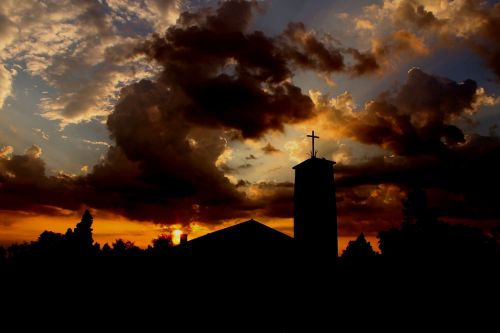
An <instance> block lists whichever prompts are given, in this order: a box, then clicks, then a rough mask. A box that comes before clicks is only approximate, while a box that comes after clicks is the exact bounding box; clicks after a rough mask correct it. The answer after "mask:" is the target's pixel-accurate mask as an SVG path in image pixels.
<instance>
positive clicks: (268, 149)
mask: <svg viewBox="0 0 500 333" xmlns="http://www.w3.org/2000/svg"><path fill="white" fill-rule="evenodd" d="M261 150H262V151H263V152H264V153H265V154H268V155H273V154H278V153H281V150H279V149H278V148H276V147H274V146H273V145H272V144H270V143H269V142H268V143H267V145H265V146H264V147H262V148H261Z"/></svg>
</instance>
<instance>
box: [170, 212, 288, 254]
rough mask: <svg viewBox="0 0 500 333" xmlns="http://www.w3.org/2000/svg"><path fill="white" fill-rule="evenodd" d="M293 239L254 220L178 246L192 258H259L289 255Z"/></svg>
mask: <svg viewBox="0 0 500 333" xmlns="http://www.w3.org/2000/svg"><path fill="white" fill-rule="evenodd" d="M292 247H293V238H292V237H290V236H288V235H285V234H284V233H282V232H279V231H277V230H275V229H273V228H270V227H268V226H266V225H264V224H262V223H260V222H257V221H255V220H253V219H251V220H248V221H245V222H242V223H238V224H236V225H233V226H231V227H228V228H224V229H221V230H217V231H214V232H212V233H209V234H206V235H204V236H201V237H198V238H195V239H193V240H190V241H189V242H184V243H181V245H180V246H179V249H180V250H182V251H183V252H185V253H187V254H191V255H195V256H204V257H206V256H210V257H213V256H216V257H220V256H231V257H242V256H243V257H261V256H272V255H274V254H276V255H281V254H285V253H290V251H291V250H292Z"/></svg>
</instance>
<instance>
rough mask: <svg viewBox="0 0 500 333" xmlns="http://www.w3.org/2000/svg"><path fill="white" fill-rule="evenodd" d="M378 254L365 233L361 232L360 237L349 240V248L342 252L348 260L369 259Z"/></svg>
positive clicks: (343, 256)
mask: <svg viewBox="0 0 500 333" xmlns="http://www.w3.org/2000/svg"><path fill="white" fill-rule="evenodd" d="M376 255H377V254H376V253H375V251H373V248H372V246H371V244H370V242H368V241H367V240H366V238H365V235H364V234H363V233H360V234H359V236H358V238H356V240H353V241H349V244H348V245H347V248H346V249H345V250H344V252H343V253H342V256H341V258H343V259H346V260H358V261H359V260H367V259H371V258H374V257H375V256H376Z"/></svg>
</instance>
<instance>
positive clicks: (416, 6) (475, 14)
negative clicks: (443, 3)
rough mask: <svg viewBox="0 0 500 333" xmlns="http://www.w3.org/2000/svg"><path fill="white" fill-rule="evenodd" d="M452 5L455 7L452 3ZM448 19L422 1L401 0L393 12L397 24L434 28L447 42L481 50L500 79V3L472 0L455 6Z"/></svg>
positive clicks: (484, 58) (418, 27) (485, 59)
mask: <svg viewBox="0 0 500 333" xmlns="http://www.w3.org/2000/svg"><path fill="white" fill-rule="evenodd" d="M450 7H451V6H450ZM453 9H454V10H453V11H452V12H450V13H448V15H446V17H447V18H441V19H440V18H437V17H436V16H435V15H434V13H433V12H432V11H431V10H428V9H426V8H425V5H423V4H420V3H419V1H414V0H405V1H401V2H400V3H399V5H398V6H397V7H396V9H395V12H394V14H393V16H394V21H395V23H396V25H397V26H404V27H409V28H416V29H418V30H423V31H433V32H436V33H437V34H438V35H439V36H442V37H444V38H443V42H445V43H456V44H458V45H459V46H461V47H462V46H467V47H470V48H471V49H472V50H474V51H475V52H477V53H478V54H479V55H480V56H481V57H482V58H483V60H484V62H485V64H486V65H487V66H488V67H489V68H491V70H492V71H493V73H494V74H495V75H496V78H497V79H499V78H500V4H499V3H495V4H491V3H488V2H486V1H479V0H468V1H462V2H460V3H458V4H457V5H456V6H453Z"/></svg>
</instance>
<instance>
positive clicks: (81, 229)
mask: <svg viewBox="0 0 500 333" xmlns="http://www.w3.org/2000/svg"><path fill="white" fill-rule="evenodd" d="M93 221H94V218H93V217H92V215H91V214H90V212H89V210H88V209H86V210H85V212H84V213H83V216H82V219H81V221H80V222H79V223H78V224H77V225H76V228H75V231H74V232H73V239H74V240H75V242H76V244H77V247H78V248H79V249H81V250H84V251H85V250H89V249H91V248H92V244H93V243H94V240H93V239H92V222H93Z"/></svg>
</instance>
